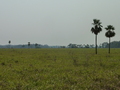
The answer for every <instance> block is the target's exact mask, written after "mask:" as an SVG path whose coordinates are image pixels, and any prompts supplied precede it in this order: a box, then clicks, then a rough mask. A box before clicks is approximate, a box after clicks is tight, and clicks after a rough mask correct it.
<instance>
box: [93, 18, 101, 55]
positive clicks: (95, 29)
mask: <svg viewBox="0 0 120 90" xmlns="http://www.w3.org/2000/svg"><path fill="white" fill-rule="evenodd" d="M92 24H93V25H94V27H92V28H91V31H92V33H94V34H95V45H96V49H95V50H96V54H97V35H98V33H100V32H101V31H102V25H101V22H100V20H98V19H93V23H92Z"/></svg>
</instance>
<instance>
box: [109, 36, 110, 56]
mask: <svg viewBox="0 0 120 90" xmlns="http://www.w3.org/2000/svg"><path fill="white" fill-rule="evenodd" d="M109 54H110V37H109Z"/></svg>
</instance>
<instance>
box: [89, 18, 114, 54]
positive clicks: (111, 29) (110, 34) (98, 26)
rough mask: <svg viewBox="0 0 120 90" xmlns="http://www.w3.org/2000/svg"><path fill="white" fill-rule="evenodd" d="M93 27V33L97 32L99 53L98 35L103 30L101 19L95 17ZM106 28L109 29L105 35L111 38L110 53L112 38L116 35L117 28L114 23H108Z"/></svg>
mask: <svg viewBox="0 0 120 90" xmlns="http://www.w3.org/2000/svg"><path fill="white" fill-rule="evenodd" d="M92 24H93V27H92V28H91V31H92V33H94V34H95V45H96V49H95V52H96V54H97V35H98V33H100V32H101V31H102V27H103V26H102V25H101V24H102V23H101V22H100V20H98V19H93V23H92ZM105 29H106V30H107V32H106V33H105V36H106V37H108V38H109V51H108V52H109V53H110V38H111V37H113V36H115V32H114V30H115V28H114V27H113V26H112V25H108V26H107V27H105Z"/></svg>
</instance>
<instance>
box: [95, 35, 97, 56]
mask: <svg viewBox="0 0 120 90" xmlns="http://www.w3.org/2000/svg"><path fill="white" fill-rule="evenodd" d="M95 45H96V49H95V52H96V54H97V35H95Z"/></svg>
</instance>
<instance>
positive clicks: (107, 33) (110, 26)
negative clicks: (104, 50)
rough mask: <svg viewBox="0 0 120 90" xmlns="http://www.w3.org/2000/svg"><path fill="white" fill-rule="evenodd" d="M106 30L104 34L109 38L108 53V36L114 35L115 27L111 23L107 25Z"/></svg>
mask: <svg viewBox="0 0 120 90" xmlns="http://www.w3.org/2000/svg"><path fill="white" fill-rule="evenodd" d="M105 29H106V30H107V32H106V33H105V36H106V37H108V38H109V53H110V38H111V37H114V36H115V32H114V31H113V30H115V28H114V27H113V26H112V25H108V26H107V27H106V28H105Z"/></svg>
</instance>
